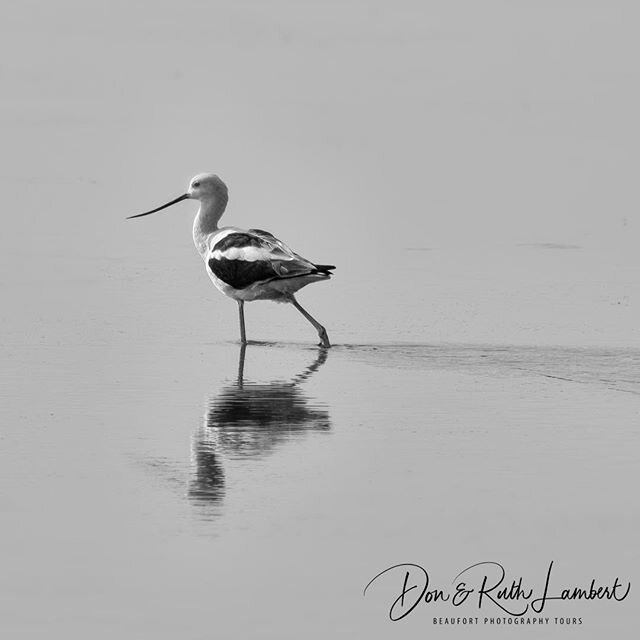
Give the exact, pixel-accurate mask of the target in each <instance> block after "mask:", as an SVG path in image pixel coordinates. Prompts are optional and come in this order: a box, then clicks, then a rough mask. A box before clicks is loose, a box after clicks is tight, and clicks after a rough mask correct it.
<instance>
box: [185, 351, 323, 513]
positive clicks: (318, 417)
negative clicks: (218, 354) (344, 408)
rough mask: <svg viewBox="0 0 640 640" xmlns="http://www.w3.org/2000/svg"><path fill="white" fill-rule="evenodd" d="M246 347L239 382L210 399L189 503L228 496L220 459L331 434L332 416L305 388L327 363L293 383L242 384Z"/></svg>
mask: <svg viewBox="0 0 640 640" xmlns="http://www.w3.org/2000/svg"><path fill="white" fill-rule="evenodd" d="M246 348H247V347H246V345H241V348H240V361H239V365H238V378H237V380H236V382H235V383H234V384H232V385H229V386H226V387H223V388H222V390H221V391H219V392H218V393H216V394H215V395H214V396H212V397H211V398H210V400H209V403H208V406H207V412H206V415H205V418H204V422H203V424H202V425H201V426H200V427H199V428H198V429H197V431H196V432H195V434H194V436H193V441H192V456H191V460H192V463H191V467H192V469H191V481H190V484H189V498H190V499H191V500H193V501H195V502H208V503H220V502H221V501H222V498H223V497H224V493H225V475H224V470H223V467H222V459H223V458H227V459H236V460H237V459H248V458H258V457H262V456H266V455H268V454H269V453H271V452H272V451H273V450H274V449H275V448H276V447H277V446H278V445H279V444H281V443H284V442H286V441H287V440H290V439H292V438H295V437H296V436H297V435H301V434H302V433H304V432H307V431H311V430H313V431H328V430H329V429H330V428H331V422H330V419H329V413H328V412H327V411H326V410H325V409H324V408H322V407H320V406H318V405H317V404H316V405H315V406H314V405H312V404H311V402H312V401H311V400H310V398H309V397H308V396H307V395H306V394H305V393H304V391H303V389H302V387H301V385H302V383H303V382H305V381H306V380H308V379H309V377H310V376H311V375H313V373H314V372H316V371H317V370H318V369H319V368H320V367H321V366H322V365H323V364H324V362H325V361H326V359H327V353H328V352H327V350H326V349H320V350H319V351H318V354H317V357H316V359H315V361H314V362H313V363H312V364H311V365H310V366H308V367H307V368H306V369H305V370H304V371H303V372H302V373H300V374H299V375H297V376H295V377H294V378H293V379H291V380H290V381H274V382H270V383H268V384H257V383H254V382H251V381H248V380H245V378H244V363H245V354H246Z"/></svg>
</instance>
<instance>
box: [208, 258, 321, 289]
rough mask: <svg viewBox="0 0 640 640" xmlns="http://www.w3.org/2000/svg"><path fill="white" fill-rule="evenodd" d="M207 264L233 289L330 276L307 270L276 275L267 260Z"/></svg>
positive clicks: (225, 260) (227, 261)
mask: <svg viewBox="0 0 640 640" xmlns="http://www.w3.org/2000/svg"><path fill="white" fill-rule="evenodd" d="M207 264H208V265H209V269H211V272H212V273H213V274H214V275H215V276H216V277H217V278H219V279H220V280H222V281H223V282H226V283H227V284H228V285H230V286H232V287H233V288H234V289H245V288H246V287H249V286H251V285H252V284H256V283H257V282H267V281H269V280H286V279H288V278H299V277H301V276H306V275H313V274H318V275H322V276H328V275H331V274H330V273H329V272H328V271H323V270H321V269H317V270H309V271H308V272H307V273H300V272H298V273H291V274H287V275H284V274H278V273H277V272H276V271H275V269H274V267H273V265H272V264H271V262H269V261H267V260H256V261H254V262H249V261H247V260H228V259H226V258H211V259H210V260H209V262H208V263H207Z"/></svg>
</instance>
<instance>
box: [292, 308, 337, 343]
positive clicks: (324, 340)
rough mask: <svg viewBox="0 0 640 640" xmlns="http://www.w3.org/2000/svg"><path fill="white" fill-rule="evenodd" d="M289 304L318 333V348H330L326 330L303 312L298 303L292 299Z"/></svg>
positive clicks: (308, 314)
mask: <svg viewBox="0 0 640 640" xmlns="http://www.w3.org/2000/svg"><path fill="white" fill-rule="evenodd" d="M290 300H291V304H292V305H293V306H294V307H295V308H296V309H297V310H298V311H299V312H300V313H301V314H302V315H303V316H304V317H305V318H306V319H307V320H308V321H309V322H310V323H311V324H312V325H313V326H314V328H315V330H316V331H317V332H318V337H319V338H320V344H319V345H318V346H319V347H324V348H325V349H328V348H329V347H330V346H331V343H330V342H329V336H328V335H327V330H326V329H325V328H324V327H323V326H322V325H321V324H320V323H319V322H318V321H317V320H316V319H315V318H314V317H313V316H312V315H311V314H310V313H308V312H307V311H305V310H304V309H303V308H302V307H301V306H300V304H299V303H298V301H297V300H296V299H295V298H294V297H293V295H292V296H291V298H290Z"/></svg>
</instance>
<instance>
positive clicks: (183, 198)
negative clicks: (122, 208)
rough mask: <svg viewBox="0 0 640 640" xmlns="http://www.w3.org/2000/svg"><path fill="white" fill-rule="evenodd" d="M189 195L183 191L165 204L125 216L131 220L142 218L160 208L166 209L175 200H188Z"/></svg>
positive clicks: (175, 201)
mask: <svg viewBox="0 0 640 640" xmlns="http://www.w3.org/2000/svg"><path fill="white" fill-rule="evenodd" d="M190 197H191V196H190V195H189V194H188V193H183V194H182V195H181V196H180V197H179V198H176V199H175V200H172V201H171V202H167V204H163V205H162V206H161V207H158V208H157V209H151V211H145V212H144V213H138V214H137V215H135V216H127V218H126V219H127V220H131V219H132V218H142V216H150V215H151V214H152V213H155V212H156V211H162V209H166V208H167V207H170V206H171V205H172V204H176V203H177V202H181V201H182V200H188V199H189V198H190Z"/></svg>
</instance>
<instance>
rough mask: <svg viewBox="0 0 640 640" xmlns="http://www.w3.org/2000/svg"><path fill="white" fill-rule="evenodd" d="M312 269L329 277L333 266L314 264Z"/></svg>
mask: <svg viewBox="0 0 640 640" xmlns="http://www.w3.org/2000/svg"><path fill="white" fill-rule="evenodd" d="M314 267H315V268H316V269H317V270H318V271H319V272H320V273H327V274H329V275H331V270H332V269H335V266H334V265H332V264H316V265H314Z"/></svg>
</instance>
